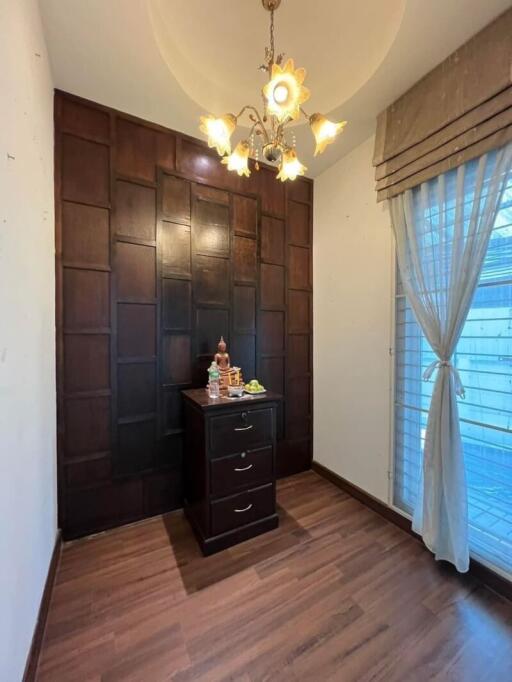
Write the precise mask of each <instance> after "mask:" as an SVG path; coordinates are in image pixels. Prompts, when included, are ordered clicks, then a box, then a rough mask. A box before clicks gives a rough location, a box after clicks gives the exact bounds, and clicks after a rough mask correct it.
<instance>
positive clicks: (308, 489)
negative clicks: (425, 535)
mask: <svg viewBox="0 0 512 682" xmlns="http://www.w3.org/2000/svg"><path fill="white" fill-rule="evenodd" d="M278 501H279V505H280V517H281V526H280V528H279V529H278V530H276V531H273V532H271V533H267V534H266V535H262V536H260V537H259V538H255V539H254V540H251V541H249V542H246V543H244V544H242V545H238V546H237V547H235V548H233V549H231V550H227V551H225V552H221V553H220V554H216V555H214V556H212V557H209V558H208V559H204V558H202V556H201V555H200V553H199V550H198V548H197V545H196V543H195V541H194V539H193V537H192V534H191V531H190V529H189V527H188V525H187V522H186V521H185V520H184V518H183V516H182V513H181V512H175V513H173V514H168V515H167V516H165V517H156V518H153V519H150V520H148V521H144V522H142V523H139V524H135V525H132V526H125V527H124V528H119V529H116V530H113V531H109V532H107V533H103V534H100V535H97V536H94V537H92V538H89V539H85V540H79V541H76V542H74V543H70V544H67V545H66V546H65V547H64V550H63V555H62V560H61V564H60V568H59V571H58V575H57V582H56V586H55V590H54V594H53V598H52V603H51V608H50V614H49V621H48V626H47V630H46V637H45V642H44V645H43V651H42V655H41V659H40V665H39V671H38V679H39V680H40V681H41V682H42V681H43V680H44V681H46V680H52V682H66V681H67V680H73V682H85V681H93V680H95V681H99V680H101V681H103V682H113V681H114V680H137V681H140V682H142V681H143V682H160V681H161V680H175V681H179V682H185V681H186V680H207V681H208V682H213V681H214V680H237V681H238V680H239V681H240V682H250V681H253V680H278V681H280V680H283V681H284V680H308V681H310V680H311V681H312V682H323V681H324V680H339V681H340V682H350V681H351V680H357V681H358V682H363V681H365V680H372V682H376V681H378V680H385V681H386V682H391V681H393V680H407V681H408V682H409V681H410V682H421V681H422V680H450V681H454V680H461V681H463V682H472V681H473V680H475V681H476V680H478V682H482V681H484V680H492V681H493V682H494V681H498V680H500V681H501V680H503V681H505V680H512V604H511V603H510V602H508V601H506V600H503V599H501V598H500V597H498V596H497V595H495V594H494V593H492V592H490V591H488V590H487V589H485V588H483V587H482V586H480V585H479V584H478V583H476V582H473V581H472V580H470V579H467V578H466V579H464V578H461V577H459V576H457V575H455V574H454V573H453V572H452V571H450V570H448V569H447V568H443V567H442V566H440V565H439V564H436V562H435V561H434V560H433V559H432V557H431V555H430V554H429V553H428V552H427V551H426V550H425V549H424V548H423V547H422V545H421V544H420V543H419V542H417V541H416V540H414V539H413V538H412V537H410V536H409V535H407V534H406V533H405V532H403V531H401V530H399V529H398V528H397V527H395V526H394V525H392V524H391V523H389V522H387V521H385V520H383V519H382V518H381V517H380V516H378V515H377V514H376V513H374V512H372V511H370V510H369V509H367V508H366V507H364V506H363V505H362V504H360V503H359V502H357V501H356V500H354V499H353V498H351V497H349V495H347V494H346V493H344V492H342V491H340V490H339V489H337V488H335V487H334V486H333V485H332V484H331V483H328V482H327V481H325V480H323V479H322V478H320V477H319V476H317V475H316V474H315V473H313V472H307V473H305V474H300V475H298V476H295V477H292V478H289V479H286V480H284V481H282V482H281V483H280V484H279V493H278Z"/></svg>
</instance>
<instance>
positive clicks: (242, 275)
mask: <svg viewBox="0 0 512 682" xmlns="http://www.w3.org/2000/svg"><path fill="white" fill-rule="evenodd" d="M233 270H234V279H235V280H236V281H237V282H255V281H256V241H255V240H254V239H248V238H247V237H234V239H233Z"/></svg>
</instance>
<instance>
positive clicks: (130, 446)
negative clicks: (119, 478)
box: [114, 420, 156, 475]
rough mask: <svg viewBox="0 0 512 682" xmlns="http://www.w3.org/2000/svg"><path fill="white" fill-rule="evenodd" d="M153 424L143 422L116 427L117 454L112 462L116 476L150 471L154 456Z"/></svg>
mask: <svg viewBox="0 0 512 682" xmlns="http://www.w3.org/2000/svg"><path fill="white" fill-rule="evenodd" d="M155 438H156V429H155V422H154V421H152V420H150V421H143V422H133V423H131V424H119V426H118V452H117V457H116V459H115V461H114V467H115V471H116V474H117V475H125V474H126V475H127V474H136V473H138V472H141V471H145V470H146V469H150V468H151V467H152V464H153V456H154V454H155Z"/></svg>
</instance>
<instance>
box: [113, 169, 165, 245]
mask: <svg viewBox="0 0 512 682" xmlns="http://www.w3.org/2000/svg"><path fill="white" fill-rule="evenodd" d="M115 216H116V233H117V234H120V235H125V236H127V237H135V238H137V239H144V240H146V241H154V240H155V239H156V225H155V220H156V205H155V190H154V189H151V187H144V186H143V185H136V184H135V183H133V182H125V181H124V180H118V181H117V183H116V213H115Z"/></svg>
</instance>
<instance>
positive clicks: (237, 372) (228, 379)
mask: <svg viewBox="0 0 512 682" xmlns="http://www.w3.org/2000/svg"><path fill="white" fill-rule="evenodd" d="M213 359H214V362H215V363H216V364H217V367H218V368H219V374H220V378H219V383H220V393H221V395H226V394H227V393H228V386H243V385H244V380H243V377H242V370H241V369H240V367H231V363H230V358H229V353H228V352H227V347H226V342H225V341H224V337H223V336H221V337H220V341H219V343H218V344H217V352H216V353H215V356H214V358H213Z"/></svg>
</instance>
